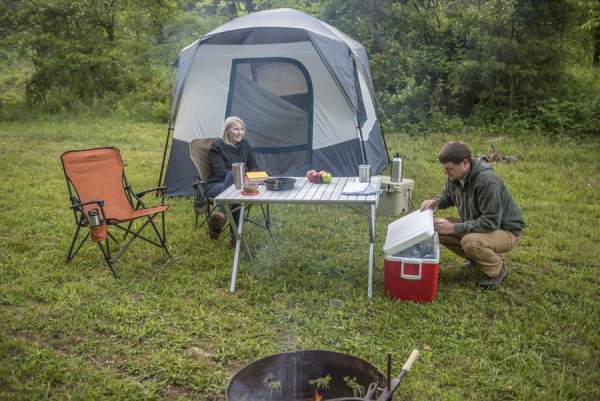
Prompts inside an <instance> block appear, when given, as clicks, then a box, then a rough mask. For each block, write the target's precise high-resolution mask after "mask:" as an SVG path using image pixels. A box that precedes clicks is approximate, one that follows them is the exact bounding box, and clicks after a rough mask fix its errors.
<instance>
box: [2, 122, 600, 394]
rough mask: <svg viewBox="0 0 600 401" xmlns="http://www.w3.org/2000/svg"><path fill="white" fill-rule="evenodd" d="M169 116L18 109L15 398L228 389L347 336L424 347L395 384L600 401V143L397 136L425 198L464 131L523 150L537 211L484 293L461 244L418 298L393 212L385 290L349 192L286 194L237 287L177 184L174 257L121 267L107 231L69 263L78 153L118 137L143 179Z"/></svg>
mask: <svg viewBox="0 0 600 401" xmlns="http://www.w3.org/2000/svg"><path fill="white" fill-rule="evenodd" d="M165 131H166V128H165V127H164V126H161V125H158V124H141V123H134V122H130V121H125V120H119V119H117V118H110V117H109V118H97V117H93V116H92V117H89V116H80V117H69V116H64V115H62V116H45V117H44V116H42V117H37V118H34V119H32V120H22V121H13V122H0V163H1V164H0V167H1V168H0V179H1V182H2V189H3V190H2V191H1V192H0V210H2V212H1V213H0V243H1V252H0V277H1V281H0V399H1V400H65V399H74V400H90V399H107V400H110V399H114V400H140V399H144V400H154V399H157V400H158V399H166V400H175V399H182V400H184V399H189V400H207V401H215V400H224V399H225V395H224V393H225V389H226V387H227V383H228V380H229V379H230V377H231V376H232V374H233V373H235V372H236V370H237V369H239V368H240V367H242V366H244V365H246V364H248V363H249V362H251V361H254V360H255V359H257V358H260V357H263V356H267V355H270V354H273V353H279V352H284V351H289V350H297V349H327V350H334V351H339V352H344V353H350V354H353V355H356V356H359V357H362V358H364V359H366V360H368V361H370V362H371V363H373V364H374V365H376V366H378V367H379V369H380V370H382V371H385V355H386V353H387V352H391V353H392V355H393V358H394V360H395V367H396V368H395V370H398V369H399V368H400V366H401V361H403V360H404V359H405V358H406V357H407V356H408V355H409V353H410V351H411V350H412V349H413V348H418V349H420V350H421V351H422V357H421V358H420V359H419V360H418V361H417V363H416V364H415V366H414V370H413V371H412V372H411V374H410V375H409V377H408V378H407V379H405V381H404V382H403V383H402V385H401V387H400V389H399V391H398V392H397V394H396V397H395V399H396V400H432V399H443V400H596V399H599V398H600V389H599V386H598V383H599V381H600V380H599V379H600V377H599V374H598V372H599V371H600V366H599V357H600V353H599V347H600V337H599V335H598V332H599V328H600V327H599V322H600V308H599V304H600V299H599V295H600V294H599V285H598V284H599V280H598V278H597V276H598V268H599V267H600V262H599V260H600V251H599V247H598V242H599V241H600V230H599V229H598V227H599V225H600V208H598V204H599V203H600V163H599V162H598V154H600V140H599V139H589V140H585V141H583V140H574V139H569V138H566V137H548V136H543V135H539V134H535V133H531V134H530V135H527V136H525V135H520V136H515V135H511V134H510V133H497V132H490V133H483V132H468V133H467V132H465V133H462V134H458V135H450V134H445V133H438V134H431V135H428V136H425V137H409V136H406V135H400V134H389V135H388V136H387V141H388V146H389V148H390V150H391V151H395V150H399V151H401V152H402V154H403V155H405V176H406V177H410V178H413V179H414V180H415V194H414V200H415V204H418V203H419V202H420V201H421V200H422V199H424V198H426V197H428V196H430V195H432V194H433V193H435V192H436V191H437V190H439V189H440V188H441V187H442V185H443V176H442V171H441V167H440V165H439V164H438V163H437V161H436V152H437V150H438V149H439V147H440V146H441V145H442V144H443V143H444V142H446V141H447V140H450V139H453V138H457V139H463V140H465V141H467V142H468V143H470V144H471V145H472V148H473V149H474V151H475V153H486V152H488V150H489V147H490V145H491V144H494V145H495V146H496V148H497V149H498V150H499V151H500V152H501V153H503V154H511V155H515V156H517V157H518V158H519V161H518V162H517V163H514V164H509V165H496V166H495V169H496V170H497V171H498V173H499V174H500V175H501V176H502V177H503V178H504V180H505V182H506V183H507V185H508V186H509V188H510V190H511V192H512V194H513V196H514V198H515V199H516V200H517V202H518V203H519V205H520V207H521V209H522V210H523V213H524V216H525V219H526V222H527V224H528V227H527V229H526V231H525V234H524V236H523V237H522V239H521V245H520V247H519V248H517V249H516V250H515V251H513V252H511V253H510V254H508V255H507V257H506V260H507V262H508V264H509V266H510V275H509V277H508V280H507V281H506V283H505V285H503V286H502V287H501V288H500V289H499V290H498V291H495V292H486V291H481V290H479V289H477V285H476V284H477V280H478V275H477V273H476V272H470V271H466V270H464V269H463V268H462V267H461V265H462V262H461V261H460V260H459V259H458V258H456V257H455V256H453V255H451V254H450V253H449V252H443V254H442V267H443V269H442V271H441V273H440V280H439V288H438V296H437V299H436V301H435V302H434V303H433V304H415V303H409V302H399V301H395V300H392V299H390V298H388V297H386V296H385V295H384V290H383V273H382V265H383V254H382V251H381V248H382V246H383V241H384V238H385V232H386V227H387V224H388V223H389V222H391V221H392V220H393V219H392V218H389V217H379V218H378V220H377V227H376V233H377V243H376V258H375V261H376V274H375V278H374V292H375V293H374V297H373V298H372V299H368V298H367V297H366V290H367V288H366V278H367V274H366V273H367V271H366V266H367V249H368V247H367V238H368V237H367V224H366V219H364V218H362V217H360V216H356V214H355V213H352V212H351V211H350V210H349V209H343V208H339V209H338V208H328V207H307V206H304V207H294V208H292V207H285V206H278V207H275V208H273V210H272V213H273V218H274V227H273V228H274V232H275V236H274V237H273V238H272V239H269V238H267V237H266V236H265V235H264V234H263V233H262V232H260V231H259V230H258V229H249V231H248V232H249V239H250V245H251V247H252V248H253V249H255V252H256V259H255V262H248V261H245V260H244V261H243V262H242V264H241V271H240V276H239V279H238V290H237V291H236V293H235V294H233V295H232V294H229V293H228V287H229V278H230V269H231V263H232V252H231V251H230V250H229V249H228V246H227V241H226V239H221V240H219V241H217V242H213V241H210V240H209V239H208V234H207V231H206V230H205V229H203V230H194V229H193V226H192V224H193V216H192V208H191V200H190V199H188V198H176V199H170V200H169V203H170V205H171V207H172V208H171V210H170V211H169V216H168V217H169V219H168V231H169V236H170V237H169V245H170V249H171V251H172V253H173V254H174V259H173V260H172V261H171V263H169V264H168V265H166V266H162V257H161V253H160V251H159V250H158V249H156V248H153V247H150V246H149V245H146V244H144V243H138V244H136V246H134V247H132V248H131V249H130V250H129V251H128V254H127V255H126V256H125V257H124V258H123V259H122V261H121V262H120V263H119V264H118V265H117V269H118V271H119V273H120V274H121V278H120V279H118V280H115V279H113V278H112V276H111V274H110V271H109V270H108V268H107V267H106V266H105V265H104V264H103V261H102V259H101V257H100V254H99V252H98V251H97V249H95V248H94V247H93V246H92V245H91V244H88V245H86V246H85V247H84V248H83V249H82V251H81V252H80V254H79V255H78V256H77V258H76V259H75V261H74V262H72V263H70V264H67V263H65V262H64V257H65V254H66V250H67V247H68V245H69V240H70V235H71V233H72V229H73V224H72V216H71V215H70V214H69V210H68V201H67V196H66V185H65V182H64V176H63V174H62V171H61V168H60V163H59V156H60V154H61V153H62V152H64V151H66V150H70V149H74V148H87V147H98V146H105V145H115V146H117V147H119V148H120V149H121V150H122V153H123V155H124V158H125V160H126V163H127V173H128V178H129V181H130V183H132V184H133V185H134V188H136V189H144V188H147V187H151V186H154V185H155V184H156V179H157V176H158V172H159V169H160V160H161V157H162V145H163V141H164V134H165ZM445 214H447V215H451V214H452V211H448V212H446V213H445ZM294 221H296V222H298V223H296V224H290V223H291V222H294Z"/></svg>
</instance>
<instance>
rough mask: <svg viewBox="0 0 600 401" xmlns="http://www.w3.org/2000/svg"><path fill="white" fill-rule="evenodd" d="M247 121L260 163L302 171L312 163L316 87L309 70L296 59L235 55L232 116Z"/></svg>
mask: <svg viewBox="0 0 600 401" xmlns="http://www.w3.org/2000/svg"><path fill="white" fill-rule="evenodd" d="M229 116H238V117H240V118H241V119H242V120H244V122H245V123H246V139H247V140H248V142H249V143H250V145H251V146H252V148H253V149H254V152H255V154H256V159H257V161H258V164H259V166H260V167H261V168H262V169H264V170H266V171H269V172H272V173H273V174H276V175H288V176H302V175H304V172H305V171H306V170H307V169H309V168H310V166H312V121H313V91H312V83H311V80H310V76H309V75H308V71H307V70H306V68H305V67H304V65H302V63H300V62H299V61H297V60H294V59H290V58H282V57H277V58H273V57H270V58H244V59H234V60H233V61H232V65H231V76H230V81H229V95H228V99H227V111H226V116H225V117H229Z"/></svg>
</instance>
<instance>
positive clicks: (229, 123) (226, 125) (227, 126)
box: [221, 116, 246, 145]
mask: <svg viewBox="0 0 600 401" xmlns="http://www.w3.org/2000/svg"><path fill="white" fill-rule="evenodd" d="M235 123H240V124H241V125H242V128H243V129H244V135H245V133H246V124H244V121H243V120H242V119H241V118H239V117H235V116H231V117H227V118H226V119H225V121H224V122H223V130H222V131H221V139H223V142H225V143H226V144H228V145H231V144H232V143H231V141H230V140H229V134H230V132H231V127H233V125H234V124H235Z"/></svg>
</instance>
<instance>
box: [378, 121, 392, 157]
mask: <svg viewBox="0 0 600 401" xmlns="http://www.w3.org/2000/svg"><path fill="white" fill-rule="evenodd" d="M377 121H378V122H379V129H380V130H381V139H383V147H384V148H385V155H386V156H387V162H388V163H389V162H390V150H389V149H388V146H387V142H386V141H385V135H384V134H383V124H381V120H380V119H377Z"/></svg>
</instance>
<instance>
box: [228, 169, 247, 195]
mask: <svg viewBox="0 0 600 401" xmlns="http://www.w3.org/2000/svg"><path fill="white" fill-rule="evenodd" d="M231 171H232V173H233V185H235V189H242V185H244V176H245V175H246V168H245V165H244V163H233V164H232V165H231Z"/></svg>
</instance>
